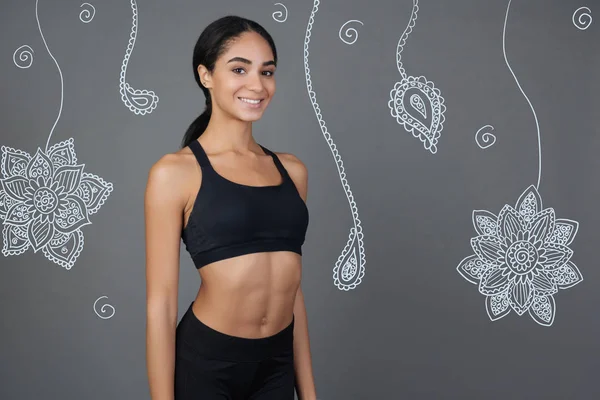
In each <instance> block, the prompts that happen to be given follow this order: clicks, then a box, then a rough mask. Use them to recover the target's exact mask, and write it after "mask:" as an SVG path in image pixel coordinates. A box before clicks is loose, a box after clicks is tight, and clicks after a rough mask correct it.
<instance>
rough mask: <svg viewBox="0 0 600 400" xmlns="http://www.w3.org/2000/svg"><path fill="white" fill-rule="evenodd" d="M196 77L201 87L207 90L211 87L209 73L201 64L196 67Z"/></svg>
mask: <svg viewBox="0 0 600 400" xmlns="http://www.w3.org/2000/svg"><path fill="white" fill-rule="evenodd" d="M198 76H199V77H200V82H201V83H202V86H204V87H205V88H207V89H208V88H211V87H212V76H211V74H210V71H209V70H208V68H206V67H205V66H204V65H202V64H200V65H198Z"/></svg>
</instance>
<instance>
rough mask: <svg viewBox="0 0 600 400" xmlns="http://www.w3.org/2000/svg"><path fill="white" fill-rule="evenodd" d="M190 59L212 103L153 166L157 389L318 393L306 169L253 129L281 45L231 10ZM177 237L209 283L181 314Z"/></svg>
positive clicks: (151, 259) (150, 272) (303, 399)
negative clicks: (307, 292)
mask: <svg viewBox="0 0 600 400" xmlns="http://www.w3.org/2000/svg"><path fill="white" fill-rule="evenodd" d="M193 65H194V76H195V78H196V82H197V83H198V85H199V86H200V88H201V89H202V91H203V92H204V94H205V97H206V109H205V110H204V112H203V113H202V114H201V115H200V116H199V117H198V118H197V119H196V120H195V121H194V122H193V123H192V124H191V125H190V127H189V128H188V130H187V132H186V133H185V136H184V140H183V146H182V149H181V150H179V151H177V152H176V153H173V154H166V155H164V156H163V157H162V158H161V159H160V160H158V161H157V162H156V163H155V164H154V165H153V166H152V168H151V170H150V173H149V176H148V184H147V188H146V196H145V215H146V284H147V330H146V336H147V337H146V344H147V367H148V377H149V383H150V391H151V396H152V399H154V400H170V399H175V400H186V399H197V398H202V399H206V400H210V399H217V398H219V399H222V398H227V399H240V400H242V399H253V400H275V399H277V400H282V399H283V400H285V399H288V400H292V399H293V398H294V388H296V390H297V392H298V397H299V399H300V400H310V399H316V392H315V385H314V379H313V374H312V366H311V356H310V346H309V336H308V327H307V317H306V308H305V305H304V297H303V294H302V290H301V287H300V281H301V276H302V245H303V244H304V240H305V235H306V231H307V228H308V219H309V215H308V208H307V206H306V196H307V185H308V174H307V171H306V167H305V166H304V164H303V163H302V162H301V161H300V160H299V159H298V158H297V157H295V156H294V155H292V154H290V153H275V152H273V151H271V150H269V149H267V148H266V147H264V146H262V145H260V144H258V143H257V142H256V141H255V140H254V138H253V135H252V122H254V121H257V120H259V119H260V118H261V117H262V115H263V113H264V112H265V110H266V108H267V106H268V105H269V102H270V101H271V99H272V98H273V96H274V94H275V89H276V85H275V69H276V67H277V51H276V49H275V44H274V42H273V39H272V38H271V36H270V35H269V34H268V33H267V32H266V31H265V30H264V28H262V27H261V26H260V25H259V24H257V23H256V22H253V21H250V20H248V19H245V18H241V17H235V16H228V17H224V18H221V19H219V20H217V21H215V22H213V23H212V24H210V25H209V26H208V27H207V28H206V29H205V30H204V31H203V32H202V34H201V35H200V38H199V39H198V42H197V43H196V46H195V48H194V57H193ZM180 239H183V242H184V243H185V246H186V249H187V251H188V252H189V254H190V256H191V258H192V260H193V261H194V264H195V266H196V268H197V269H198V271H199V274H200V277H201V282H202V284H201V285H200V289H199V290H198V294H197V296H196V298H195V300H194V301H192V302H191V304H190V306H189V308H188V309H187V311H186V312H185V314H184V316H183V318H182V319H181V321H180V322H179V324H177V299H178V293H177V291H178V289H177V282H178V275H179V246H180Z"/></svg>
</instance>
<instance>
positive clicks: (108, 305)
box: [94, 296, 115, 319]
mask: <svg viewBox="0 0 600 400" xmlns="http://www.w3.org/2000/svg"><path fill="white" fill-rule="evenodd" d="M107 298H108V297H107V296H100V297H98V298H97V299H96V301H95V302H94V312H95V313H96V315H97V316H98V317H99V318H102V319H109V318H112V317H113V316H114V315H115V308H114V307H113V306H111V305H110V304H104V305H103V306H102V307H101V308H100V311H101V312H102V314H105V313H106V311H105V309H104V308H105V307H109V308H110V309H111V310H112V314H110V315H108V316H104V315H100V313H99V312H98V311H97V310H96V304H97V303H98V300H100V299H107Z"/></svg>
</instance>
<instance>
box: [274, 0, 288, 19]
mask: <svg viewBox="0 0 600 400" xmlns="http://www.w3.org/2000/svg"><path fill="white" fill-rule="evenodd" d="M274 5H275V6H281V7H283V9H284V11H285V12H284V11H281V10H279V11H275V12H274V13H273V19H274V20H275V21H277V22H285V21H286V20H287V17H288V9H287V7H286V6H285V5H284V4H281V3H275V4H274Z"/></svg>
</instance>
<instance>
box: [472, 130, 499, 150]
mask: <svg viewBox="0 0 600 400" xmlns="http://www.w3.org/2000/svg"><path fill="white" fill-rule="evenodd" d="M486 129H491V130H494V127H493V126H491V125H484V126H482V127H481V128H479V130H478V131H477V133H475V142H476V143H477V146H479V147H481V148H482V149H487V148H488V147H490V146H493V145H494V143H496V135H494V134H493V133H490V132H487V131H486Z"/></svg>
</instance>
